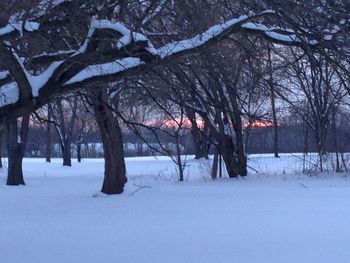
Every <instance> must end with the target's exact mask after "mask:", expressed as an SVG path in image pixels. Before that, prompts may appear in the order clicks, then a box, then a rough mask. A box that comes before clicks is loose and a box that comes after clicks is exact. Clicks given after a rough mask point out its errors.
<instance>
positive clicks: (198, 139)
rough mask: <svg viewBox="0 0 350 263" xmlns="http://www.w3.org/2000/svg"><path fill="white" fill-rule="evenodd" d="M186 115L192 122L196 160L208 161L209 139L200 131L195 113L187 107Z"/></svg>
mask: <svg viewBox="0 0 350 263" xmlns="http://www.w3.org/2000/svg"><path fill="white" fill-rule="evenodd" d="M186 114H187V117H188V119H189V120H190V122H191V135H192V138H193V145H194V149H195V159H201V158H205V159H208V158H209V156H208V144H207V138H205V136H204V135H203V133H202V132H201V130H200V127H198V124H197V119H196V114H195V111H193V110H192V109H190V108H189V107H187V108H186Z"/></svg>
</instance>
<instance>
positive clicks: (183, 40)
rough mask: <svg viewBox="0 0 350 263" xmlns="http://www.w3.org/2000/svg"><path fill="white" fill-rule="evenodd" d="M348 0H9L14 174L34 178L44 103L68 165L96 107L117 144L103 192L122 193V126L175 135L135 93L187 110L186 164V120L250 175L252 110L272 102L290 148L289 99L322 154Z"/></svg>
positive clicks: (0, 76)
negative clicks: (32, 145)
mask: <svg viewBox="0 0 350 263" xmlns="http://www.w3.org/2000/svg"><path fill="white" fill-rule="evenodd" d="M349 10H350V6H349V3H348V2H347V1H337V2H334V1H326V2H322V3H319V1H305V2H300V1H295V0H284V1H261V2H259V3H257V2H256V1H223V0H216V1H202V0H195V1H176V0H169V1H167V0H152V1H151V0H150V1H136V0H135V1H122V0H120V1H118V0H117V1H116V0H113V1H112V0H103V1H102V0H101V1H96V0H94V1H92V0H85V1H81V0H78V1H69V0H36V1H16V0H15V1H13V0H5V1H3V2H2V3H1V4H0V17H1V19H0V126H1V127H5V129H6V131H7V132H6V134H7V144H8V147H7V151H8V158H9V161H8V164H9V165H8V180H7V184H8V185H19V184H24V178H23V172H22V159H23V156H24V152H25V147H26V142H27V138H28V131H29V125H30V122H31V121H30V118H31V116H32V115H36V116H37V117H38V118H39V119H41V120H42V121H43V120H44V121H45V119H46V122H47V123H48V126H47V138H50V134H51V132H52V131H51V129H52V127H53V128H54V130H56V132H57V134H58V137H59V140H60V146H61V150H62V153H63V155H64V165H68V166H69V165H71V161H70V160H71V156H70V153H71V150H70V148H71V145H72V144H73V143H76V144H77V148H78V149H80V146H81V141H82V138H83V134H84V131H86V128H85V126H86V118H87V116H84V115H85V112H89V113H90V112H91V113H93V114H92V116H94V118H95V120H96V124H97V127H98V129H99V131H100V135H101V140H102V143H103V150H104V157H105V178H104V182H103V187H102V192H104V193H107V194H116V193H121V192H123V189H124V185H125V183H126V181H127V178H126V170H125V162H124V150H123V140H122V127H123V125H126V126H127V127H129V128H130V129H132V130H133V131H134V132H135V133H137V134H138V135H140V139H141V140H142V138H143V137H142V134H141V133H140V129H139V127H142V128H143V129H147V130H149V131H151V132H152V133H153V134H154V135H155V137H156V138H157V136H158V133H156V132H155V131H159V130H161V132H166V133H168V134H169V131H167V130H166V129H163V128H161V127H160V126H158V127H155V125H150V124H149V123H148V124H147V123H145V122H144V121H142V118H135V114H134V115H133V114H131V115H130V114H129V115H128V112H127V110H126V108H128V107H125V106H127V102H128V101H132V100H131V98H132V96H135V101H134V102H135V103H139V104H140V105H138V106H141V105H142V107H143V108H144V109H146V108H157V109H158V110H160V111H161V112H163V114H164V115H165V116H168V118H169V119H172V120H173V121H174V122H175V123H176V125H177V127H178V129H175V132H174V133H172V134H170V135H171V136H173V137H174V138H175V141H176V144H177V146H178V147H177V151H176V152H177V155H176V156H177V157H176V158H175V160H176V162H177V164H178V165H179V167H180V171H183V166H182V162H181V157H180V158H179V156H180V154H181V148H180V147H179V145H180V137H179V135H180V133H181V130H182V129H183V126H184V122H183V120H184V119H188V120H189V121H190V123H191V124H192V125H191V128H190V129H191V132H192V135H193V140H194V145H195V148H196V156H197V158H202V157H207V156H208V150H209V149H208V146H209V145H212V147H215V149H216V152H217V153H220V154H222V156H223V160H224V162H225V164H226V168H227V171H228V174H229V176H230V177H237V176H238V175H241V176H246V175H247V157H246V152H245V141H244V133H245V130H244V126H243V123H244V122H245V121H246V120H248V121H249V122H250V123H253V122H254V120H259V119H263V118H265V117H266V116H267V115H268V114H267V113H266V112H271V114H272V115H271V116H272V121H273V125H274V138H275V140H274V141H275V149H274V151H275V156H276V157H278V141H279V140H278V134H279V131H278V116H277V112H276V107H277V105H276V101H277V100H283V101H285V102H286V103H288V104H289V105H291V106H292V107H294V108H295V109H296V111H295V112H298V113H299V114H300V116H302V117H303V118H304V121H305V122H306V123H307V125H308V126H309V127H310V129H311V130H312V131H313V134H314V136H315V140H316V141H317V145H318V152H319V154H320V156H321V155H322V154H323V152H324V145H325V140H326V135H327V130H328V129H329V127H330V126H329V125H330V123H331V121H330V120H331V117H332V116H336V112H337V110H338V109H339V107H340V105H341V103H342V101H343V98H344V97H346V96H348V92H349V88H348V83H349V76H350V75H349V72H348V65H349V46H348V44H349V41H348V38H349V28H350V25H349V21H350V20H349V12H348V11H349ZM135 91H137V92H138V94H137V95H135ZM293 96H294V97H295V98H293ZM136 98H137V99H136ZM266 101H268V102H269V103H266ZM80 104H84V105H85V106H84V105H80ZM43 107H46V109H47V110H44V115H45V116H44V117H43V116H41V115H40V114H39V113H38V111H40V110H42V109H43ZM84 107H85V108H86V110H83V111H80V109H81V108H84ZM267 108H268V109H269V110H267ZM270 109H271V111H270ZM332 114H333V115H332ZM86 115H89V116H91V115H90V114H86ZM85 117H86V118H85ZM199 119H201V120H203V126H200V125H199V124H198V123H197V120H199ZM333 123H334V122H333ZM74 129H78V130H80V132H76V133H78V134H80V135H79V136H78V137H77V138H74V136H73V135H74V134H75V133H74V132H73V131H74ZM47 144H48V145H49V139H48V140H47ZM160 144H161V142H160ZM47 151H49V147H48V148H47ZM78 151H79V150H78ZM47 159H48V160H49V154H48V156H47ZM321 169H322V163H321Z"/></svg>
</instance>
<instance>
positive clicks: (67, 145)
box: [62, 139, 72, 166]
mask: <svg viewBox="0 0 350 263" xmlns="http://www.w3.org/2000/svg"><path fill="white" fill-rule="evenodd" d="M63 145H64V147H63V149H62V157H63V166H72V154H71V141H70V140H67V139H66V140H64V142H63Z"/></svg>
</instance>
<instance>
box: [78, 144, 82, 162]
mask: <svg viewBox="0 0 350 263" xmlns="http://www.w3.org/2000/svg"><path fill="white" fill-rule="evenodd" d="M77 158H78V163H81V143H80V142H78V143H77Z"/></svg>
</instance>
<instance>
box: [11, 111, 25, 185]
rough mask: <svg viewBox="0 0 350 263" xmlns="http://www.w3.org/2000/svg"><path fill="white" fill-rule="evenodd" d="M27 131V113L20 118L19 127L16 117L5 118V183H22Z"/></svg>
mask: <svg viewBox="0 0 350 263" xmlns="http://www.w3.org/2000/svg"><path fill="white" fill-rule="evenodd" d="M28 131H29V115H26V116H24V117H23V118H22V121H21V125H20V127H19V126H18V122H17V118H11V117H10V118H8V119H7V134H8V139H7V143H8V146H7V149H8V174H7V182H6V184H7V185H21V184H22V185H24V184H25V183H24V179H23V171H22V161H23V156H24V152H25V147H26V144H27V138H28Z"/></svg>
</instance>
